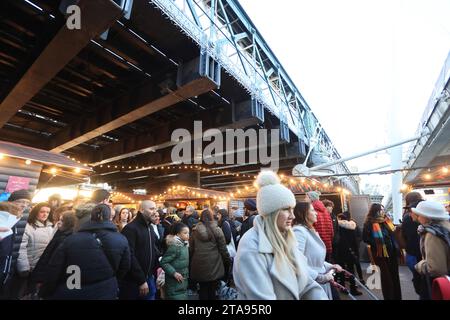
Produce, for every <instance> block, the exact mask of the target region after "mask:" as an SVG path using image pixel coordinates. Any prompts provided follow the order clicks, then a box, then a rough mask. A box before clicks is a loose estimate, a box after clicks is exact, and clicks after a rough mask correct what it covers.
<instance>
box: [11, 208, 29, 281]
mask: <svg viewBox="0 0 450 320" xmlns="http://www.w3.org/2000/svg"><path fill="white" fill-rule="evenodd" d="M29 215H30V209H26V210H25V211H24V212H23V215H22V218H20V220H19V222H17V223H16V224H15V225H14V227H13V228H12V231H13V233H14V243H13V250H12V261H11V273H10V276H13V275H14V274H15V273H16V266H17V258H19V249H20V245H21V243H22V237H23V234H24V233H25V227H26V226H27V221H28V216H29Z"/></svg>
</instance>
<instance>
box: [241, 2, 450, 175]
mask: <svg viewBox="0 0 450 320" xmlns="http://www.w3.org/2000/svg"><path fill="white" fill-rule="evenodd" d="M240 3H241V4H242V6H243V7H244V9H245V10H246V12H247V13H248V15H249V16H250V18H251V19H252V21H253V22H254V23H255V25H256V27H257V28H258V30H259V31H260V33H261V34H262V35H263V37H264V38H265V40H266V41H267V43H268V45H269V46H270V47H271V49H272V50H273V51H274V52H275V54H276V55H277V57H278V58H279V60H280V61H281V63H282V65H283V67H284V68H285V70H286V71H287V72H288V74H289V75H290V76H291V78H292V79H293V81H294V82H295V84H296V85H297V87H298V88H299V90H300V92H301V93H302V95H303V96H304V97H305V99H306V100H307V102H308V104H309V105H310V107H311V108H312V110H313V111H314V113H315V114H316V116H317V117H318V119H319V121H320V122H321V123H322V125H323V126H324V128H325V130H326V132H327V133H328V135H329V136H330V138H331V139H332V141H333V143H334V144H335V146H336V148H337V149H338V151H339V152H340V153H341V155H342V156H349V155H352V154H355V153H359V152H361V151H365V150H368V149H372V148H376V147H380V146H383V145H386V144H387V143H388V142H389V140H388V124H389V116H391V115H392V114H394V113H395V112H398V115H399V117H400V119H401V121H397V122H396V123H397V124H398V127H397V128H398V130H399V136H398V139H397V140H400V139H404V138H409V137H412V136H413V135H414V133H415V131H416V129H417V127H418V124H419V120H420V118H421V116H422V113H423V111H424V109H425V106H426V104H427V102H428V99H429V97H430V95H431V92H432V90H433V88H434V84H435V82H436V80H437V77H438V75H439V72H440V69H441V68H442V65H443V63H444V61H445V58H446V57H447V54H448V52H449V51H450V19H449V17H450V1H449V0H426V1H425V0H408V1H406V0H376V1H375V0H339V1H336V0H314V1H312V0H295V1H293V0H277V1H272V0H240ZM394 21H395V22H394ZM388 163H389V158H388V156H387V154H385V153H384V154H383V153H380V154H378V155H375V156H371V157H365V158H361V159H359V160H354V161H352V162H348V163H347V164H348V165H350V166H358V167H359V168H360V170H364V169H370V168H373V167H376V166H378V165H383V164H388ZM370 177H371V178H370V180H369V181H371V182H374V183H389V182H390V180H389V177H385V176H383V177H379V176H370Z"/></svg>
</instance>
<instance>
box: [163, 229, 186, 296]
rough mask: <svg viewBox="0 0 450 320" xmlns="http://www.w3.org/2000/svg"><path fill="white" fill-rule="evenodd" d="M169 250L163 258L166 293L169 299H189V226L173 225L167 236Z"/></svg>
mask: <svg viewBox="0 0 450 320" xmlns="http://www.w3.org/2000/svg"><path fill="white" fill-rule="evenodd" d="M166 243H167V251H166V252H165V253H164V255H163V257H162V259H161V262H160V264H161V267H162V268H163V270H164V272H165V275H166V276H165V285H164V288H165V295H166V299H168V300H187V298H188V297H187V287H188V278H189V227H188V226H186V225H185V224H184V223H176V224H174V225H173V227H172V230H171V233H170V234H169V235H168V236H167V238H166Z"/></svg>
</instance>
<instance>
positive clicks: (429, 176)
mask: <svg viewBox="0 0 450 320" xmlns="http://www.w3.org/2000/svg"><path fill="white" fill-rule="evenodd" d="M423 177H424V178H425V179H426V180H430V179H431V174H428V173H427V174H426V175H424V176H423Z"/></svg>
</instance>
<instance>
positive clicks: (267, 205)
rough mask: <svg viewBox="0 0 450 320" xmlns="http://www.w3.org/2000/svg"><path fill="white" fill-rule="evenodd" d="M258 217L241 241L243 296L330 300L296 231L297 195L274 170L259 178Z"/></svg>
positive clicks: (238, 265) (238, 263)
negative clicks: (299, 247) (315, 277)
mask: <svg viewBox="0 0 450 320" xmlns="http://www.w3.org/2000/svg"><path fill="white" fill-rule="evenodd" d="M257 185H258V187H259V191H258V194H257V197H256V206H257V209H258V214H259V215H258V216H257V217H256V218H255V220H254V224H253V228H251V229H250V230H249V231H247V232H246V233H245V235H244V236H243V237H242V239H241V240H240V243H239V247H238V251H237V255H236V257H235V260H234V267H233V277H234V281H235V284H236V288H237V290H238V293H239V298H240V299H250V300H300V299H310V300H327V295H326V294H325V292H324V291H323V289H322V288H321V287H320V286H319V285H318V284H317V283H316V282H315V281H314V280H313V279H312V278H311V276H310V269H309V268H308V266H307V263H306V258H305V257H304V256H303V255H302V254H301V253H300V252H299V251H298V250H297V242H296V239H295V236H294V233H293V232H292V221H293V219H294V214H293V208H294V206H295V203H296V201H295V197H294V194H293V193H292V192H291V191H290V190H289V189H287V188H286V187H285V186H283V185H282V184H280V180H279V178H278V176H277V175H276V174H275V173H274V172H272V171H262V172H261V173H260V174H259V176H258V178H257Z"/></svg>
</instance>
